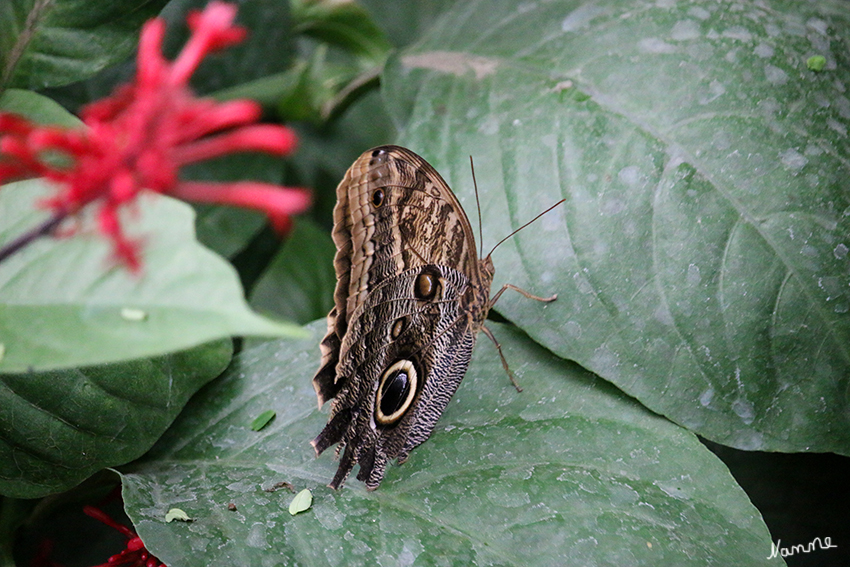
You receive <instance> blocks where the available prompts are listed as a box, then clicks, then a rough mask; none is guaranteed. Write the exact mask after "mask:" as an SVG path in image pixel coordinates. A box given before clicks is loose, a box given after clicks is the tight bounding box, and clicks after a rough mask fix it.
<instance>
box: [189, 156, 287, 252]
mask: <svg viewBox="0 0 850 567" xmlns="http://www.w3.org/2000/svg"><path fill="white" fill-rule="evenodd" d="M283 172H284V162H283V160H281V159H280V157H278V156H271V155H267V154H260V153H239V154H230V155H226V156H223V157H220V158H216V159H212V160H206V161H203V162H201V163H196V164H192V165H190V166H188V167H185V168H183V169H181V171H180V175H181V178H183V179H191V180H193V181H213V182H226V181H246V180H250V181H262V182H265V183H273V184H276V185H280V183H281V181H282V179H283ZM192 207H193V208H194V209H195V212H196V213H197V219H196V221H195V226H196V227H197V233H198V241H199V242H201V244H203V245H204V246H206V247H208V248H210V249H211V250H213V251H214V252H218V253H219V254H221V255H222V256H224V257H225V258H233V256H235V255H236V254H238V253H239V252H241V251H242V250H244V249H245V247H246V246H247V245H248V243H250V242H251V240H252V239H253V238H255V237H256V236H257V234H259V232H260V231H261V230H262V229H263V227H264V226H265V225H266V222H267V218H266V216H265V215H264V214H263V213H261V212H260V211H255V210H250V209H243V208H239V207H228V206H223V205H209V204H203V203H196V204H193V205H192Z"/></svg>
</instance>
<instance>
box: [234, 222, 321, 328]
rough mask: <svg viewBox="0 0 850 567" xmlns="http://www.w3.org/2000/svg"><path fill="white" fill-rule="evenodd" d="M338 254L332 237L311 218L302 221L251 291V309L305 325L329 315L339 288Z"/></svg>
mask: <svg viewBox="0 0 850 567" xmlns="http://www.w3.org/2000/svg"><path fill="white" fill-rule="evenodd" d="M335 253H336V247H335V246H334V243H333V240H332V239H331V235H330V234H328V233H327V232H326V231H324V230H322V229H321V228H320V227H318V226H317V225H316V223H314V222H313V221H311V220H310V219H307V218H304V219H299V220H298V221H297V222H296V223H295V228H294V229H293V230H292V233H291V234H290V235H289V237H288V238H287V240H286V242H285V243H284V244H283V246H282V247H281V249H280V251H279V252H278V253H277V255H276V256H275V257H274V259H272V261H271V263H270V264H269V267H268V268H267V269H266V271H265V272H264V273H263V275H262V276H261V277H260V279H259V280H258V281H257V284H256V285H255V286H254V289H253V290H251V297H250V305H251V307H252V308H254V309H256V310H257V311H258V312H259V313H263V314H267V315H269V316H272V317H279V318H282V319H287V320H289V321H295V322H297V323H302V324H303V323H308V322H310V321H313V320H315V319H318V318H319V317H322V316H324V315H327V314H328V311H330V310H331V307H333V297H334V288H335V287H336V273H335V272H334V264H333V262H334V254H335Z"/></svg>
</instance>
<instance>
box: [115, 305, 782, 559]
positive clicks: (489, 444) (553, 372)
mask: <svg viewBox="0 0 850 567" xmlns="http://www.w3.org/2000/svg"><path fill="white" fill-rule="evenodd" d="M310 329H311V331H312V333H313V334H312V337H310V338H309V339H307V340H304V341H279V342H269V343H265V344H262V345H260V346H258V347H256V348H254V349H250V350H247V351H243V352H242V353H241V354H240V355H239V356H237V358H236V359H234V363H233V364H232V366H231V368H230V369H229V370H228V371H227V372H226V373H225V375H224V376H223V377H222V378H220V379H219V380H217V381H215V382H214V383H212V384H210V385H209V386H207V387H206V388H204V389H203V390H202V391H201V392H200V393H199V395H198V396H197V397H196V398H194V399H193V400H192V402H191V403H190V404H189V405H188V406H187V408H186V410H185V411H184V413H183V414H182V415H181V416H180V418H178V420H177V421H176V422H175V424H174V426H173V427H172V428H171V429H170V430H169V431H168V432H167V433H166V434H165V436H164V437H163V439H162V440H161V442H160V443H158V444H157V445H156V446H155V447H154V448H153V449H152V451H151V452H150V453H149V454H148V455H147V456H146V457H145V458H144V459H143V460H142V461H141V462H137V463H135V464H132V465H130V466H128V467H127V468H125V469H124V471H123V481H124V502H125V506H126V508H127V511H128V513H129V515H130V517H131V519H132V520H133V524H134V525H135V527H136V529H137V530H138V533H139V535H140V536H141V537H142V539H143V540H144V541H145V544H146V545H147V547H148V548H149V549H150V550H151V552H153V553H154V554H156V555H157V556H158V557H159V558H160V559H161V560H163V561H164V562H165V563H166V564H168V565H184V566H191V565H204V566H214V565H265V564H272V565H276V564H285V565H343V564H344V565H376V564H381V565H399V564H405V565H410V564H414V563H415V564H416V565H546V566H551V565H564V564H573V565H624V564H644V565H659V566H660V565H676V566H683V565H700V566H702V565H706V564H716V565H762V564H764V565H767V564H781V560H780V561H776V563H774V561H773V560H771V561H768V560H767V559H766V557H767V556H768V554H769V553H770V546H771V543H770V536H769V534H768V532H767V529H766V527H765V526H764V524H763V523H762V521H761V518H760V516H759V515H758V512H757V511H756V510H755V508H753V506H752V505H751V504H750V503H749V501H748V499H747V497H746V495H745V494H744V493H743V491H742V490H741V489H740V488H739V487H738V486H737V485H736V484H735V482H734V481H733V479H732V477H731V476H730V475H729V472H728V471H727V470H726V468H725V467H724V466H723V465H722V464H721V463H720V461H719V460H717V459H716V458H715V457H714V456H713V455H712V454H711V453H710V452H709V451H708V450H706V449H705V448H704V447H703V446H702V445H701V444H700V443H699V441H698V440H697V439H696V437H695V436H694V435H692V434H691V433H688V432H687V431H685V430H683V429H681V428H679V427H678V426H676V425H674V424H672V423H670V422H669V421H667V420H665V419H663V418H660V417H658V416H657V415H655V414H653V413H651V412H649V411H648V410H646V409H645V408H643V407H642V406H640V405H639V404H638V403H636V402H635V401H633V400H631V399H630V398H628V397H626V396H625V395H624V394H622V393H621V392H620V391H618V390H617V389H616V388H614V387H612V386H611V385H610V384H607V383H605V382H604V381H602V380H599V379H597V378H596V377H594V376H593V375H591V374H590V373H589V372H586V371H584V370H582V369H580V368H579V367H578V366H576V365H574V364H572V363H568V362H565V361H563V360H561V359H558V358H556V357H555V356H553V355H551V354H550V353H547V352H546V351H544V350H543V349H542V348H540V347H539V346H537V345H535V344H534V343H533V342H532V341H531V340H529V339H528V338H527V337H525V336H524V335H521V334H520V333H519V332H517V331H516V330H514V329H512V328H510V327H505V326H501V325H497V324H494V325H493V331H494V332H495V334H496V335H497V336H498V337H499V339H500V341H502V344H503V346H504V348H505V354H506V356H507V357H508V358H509V360H510V361H511V362H512V364H513V369H514V370H515V371H516V374H517V376H518V378H519V380H520V382H521V383H522V385H523V387H524V388H525V391H524V392H522V393H521V394H518V393H517V392H516V391H515V390H514V388H513V387H512V386H511V385H510V382H509V381H508V379H507V377H506V376H505V373H504V372H503V370H502V368H501V364H500V362H499V358H498V356H497V355H496V352H495V349H494V348H493V346H492V345H491V344H489V343H486V342H485V343H483V344H479V347H478V348H477V349H476V352H475V355H474V357H473V362H472V364H471V366H470V369H469V372H468V374H467V376H466V378H465V380H464V382H463V383H462V384H461V387H460V389H459V390H458V392H457V394H456V396H455V399H454V400H453V401H452V402H451V404H449V407H448V409H447V411H446V413H445V414H444V415H443V417H442V418H441V419H440V422H439V423H438V425H437V428H436V430H435V432H434V434H433V436H432V438H431V439H430V440H429V441H428V442H427V443H425V444H423V445H422V446H421V447H419V448H417V449H416V450H415V451H414V452H413V453H412V454H411V456H410V459H409V461H408V462H407V463H406V464H404V465H403V466H396V465H391V466H390V467H389V470H388V471H387V475H386V478H385V479H384V482H383V483H382V485H381V486H380V488H379V489H378V490H377V491H375V492H368V491H366V490H365V488H364V486H363V485H362V484H361V483H359V482H358V481H357V480H355V479H354V478H353V476H352V477H351V478H350V479H349V481H348V483H347V484H346V485H345V487H344V488H343V489H342V490H340V491H338V492H335V491H333V490H331V489H329V488H326V487H325V486H324V485H325V484H326V483H327V482H328V481H329V480H330V479H331V477H332V476H333V473H334V471H335V468H336V464H337V463H336V461H335V460H334V459H333V457H332V455H330V454H327V455H323V456H322V457H321V458H319V459H315V457H314V456H313V451H312V448H311V447H310V445H309V440H310V439H312V438H313V437H314V436H315V435H316V434H317V433H318V432H319V431H320V430H321V428H322V426H323V425H324V422H325V420H326V419H327V411H326V410H325V411H318V410H317V409H316V405H315V400H316V397H315V394H314V392H313V388H312V385H311V383H310V378H311V376H312V374H313V372H314V371H315V370H316V367H317V366H318V346H317V345H318V341H319V339H320V337H321V335H322V334H323V331H324V321H317V322H316V323H314V324H313V325H311V326H310ZM269 409H271V410H274V411H275V412H276V413H277V416H276V418H275V419H274V421H272V422H271V423H270V424H269V425H267V426H266V427H265V428H264V429H263V430H262V431H260V432H254V431H251V422H252V420H253V419H254V418H255V417H256V416H257V415H259V414H260V413H262V412H263V411H265V410H269ZM284 482H288V483H291V484H292V485H293V489H294V491H296V492H297V491H300V490H302V489H304V488H309V489H310V490H312V492H313V497H314V500H313V506H312V508H311V509H310V510H309V511H308V512H305V513H301V514H299V515H297V516H291V515H290V513H289V510H288V508H289V503H290V501H291V499H292V497H293V496H294V494H293V493H292V492H290V491H289V490H287V489H286V488H279V489H278V490H276V491H273V492H269V491H266V490H265V489H273V488H274V487H275V486H276V485H278V486H280V484H279V483H284ZM230 504H234V505H235V508H236V510H235V511H234V510H229V509H228V508H229V505H230ZM173 507H178V508H181V509H183V510H185V511H186V513H187V514H188V515H189V516H190V517H191V518H193V521H192V523H189V524H185V523H179V522H173V523H170V524H166V523H165V520H164V518H165V513H166V512H167V511H168V510H169V509H170V508H173Z"/></svg>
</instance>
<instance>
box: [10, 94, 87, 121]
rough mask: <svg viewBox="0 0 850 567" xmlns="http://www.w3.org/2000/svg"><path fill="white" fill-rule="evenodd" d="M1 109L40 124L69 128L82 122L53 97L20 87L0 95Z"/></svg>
mask: <svg viewBox="0 0 850 567" xmlns="http://www.w3.org/2000/svg"><path fill="white" fill-rule="evenodd" d="M0 111H3V112H12V113H14V114H20V115H21V116H23V117H25V118H27V119H28V120H30V121H32V122H36V123H38V124H54V125H56V126H65V127H67V128H78V127H80V126H81V124H82V123H81V122H80V119H79V118H77V117H76V116H74V115H73V114H71V113H70V112H68V111H67V110H65V109H64V108H62V107H61V106H60V105H59V104H57V103H56V102H54V101H53V100H52V99H49V98H47V97H46V96H43V95H40V94H38V93H34V92H30V91H22V90H20V89H7V90H6V91H5V92H3V94H2V95H0Z"/></svg>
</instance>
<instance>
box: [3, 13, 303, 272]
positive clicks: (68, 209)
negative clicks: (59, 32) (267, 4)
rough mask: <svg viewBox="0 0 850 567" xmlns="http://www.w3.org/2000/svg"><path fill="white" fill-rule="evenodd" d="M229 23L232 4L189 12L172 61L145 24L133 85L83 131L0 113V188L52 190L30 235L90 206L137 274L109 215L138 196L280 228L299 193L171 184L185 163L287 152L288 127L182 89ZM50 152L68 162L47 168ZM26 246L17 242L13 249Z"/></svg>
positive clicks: (231, 33)
mask: <svg viewBox="0 0 850 567" xmlns="http://www.w3.org/2000/svg"><path fill="white" fill-rule="evenodd" d="M235 17H236V6H234V5H232V4H226V3H224V2H220V1H214V2H211V3H210V4H209V5H207V7H206V8H205V9H204V10H203V11H202V12H193V13H191V14H190V15H189V17H188V23H189V27H190V29H191V31H192V36H191V38H190V39H189V41H188V42H187V44H186V45H185V47H184V48H183V50H182V52H181V53H180V54H179V55H178V57H177V58H176V59H175V60H174V61H173V62H169V61H167V60H166V59H164V58H163V56H162V40H163V37H164V35H165V22H164V20H162V19H161V18H155V19H152V20H149V21H148V22H147V23H145V25H144V27H143V28H142V33H141V39H140V43H139V53H138V66H137V74H136V77H135V79H134V80H133V82H132V83H130V84H127V85H123V86H121V87H119V88H118V89H116V91H115V92H114V93H113V94H112V95H111V96H109V97H107V98H104V99H101V100H99V101H96V102H94V103H92V104H89V105H88V106H87V107H85V108H84V109H83V110H82V113H81V114H82V116H81V118H82V120H83V122H84V123H85V125H86V126H87V128H85V129H79V130H75V129H64V128H58V127H53V126H48V127H45V126H38V125H35V124H32V123H30V122H28V121H27V120H25V119H23V118H21V117H18V116H14V115H11V114H8V113H5V114H4V113H0V184H2V183H4V182H6V181H9V180H13V179H20V178H26V177H33V176H41V177H45V178H47V179H48V180H50V181H53V182H54V184H55V185H56V187H57V188H56V193H55V194H54V195H53V197H51V198H49V199H47V200H45V201H44V202H43V203H41V206H43V207H45V208H47V209H49V210H51V211H52V212H53V218H52V219H51V221H49V222H48V223H45V225H44V227H42V229H41V230H42V233H41V234H36V235H35V236H41V235H43V234H52V233H53V232H54V231H55V229H56V228H57V227H58V225H59V224H60V223H61V222H62V221H63V220H64V219H65V218H68V217H69V216H73V215H75V214H76V213H78V212H79V211H80V210H81V209H82V208H83V207H85V206H87V205H89V204H95V203H96V206H97V207H98V215H97V219H98V230H99V231H100V232H101V233H102V234H103V235H105V236H107V237H108V238H109V239H110V240H111V241H112V245H113V255H114V256H115V258H116V259H117V260H118V261H119V262H121V263H123V264H124V265H126V266H127V267H128V268H130V269H131V270H133V271H138V270H139V268H140V267H141V263H140V243H139V242H138V241H134V240H131V239H129V238H128V237H127V236H126V235H125V234H124V230H123V227H122V225H121V221H120V219H119V216H118V212H119V210H120V209H121V208H122V207H125V206H126V205H128V204H130V203H132V202H134V201H135V200H136V198H137V197H138V195H139V194H140V193H141V192H142V191H144V190H148V191H155V192H158V193H163V194H167V195H171V196H173V197H177V198H180V199H186V200H191V201H199V202H205V203H219V204H227V205H236V206H240V207H249V208H254V209H258V210H261V211H263V212H265V213H266V214H267V215H268V217H269V218H270V219H271V221H272V224H273V226H274V227H275V228H276V229H277V230H278V231H285V230H286V229H287V228H288V227H289V223H290V221H289V216H290V215H292V214H295V213H298V212H301V211H303V210H304V209H306V208H307V207H308V206H309V204H310V196H309V194H308V193H307V192H306V191H305V190H302V189H297V188H286V187H280V186H277V185H271V184H267V183H260V182H254V181H243V182H235V183H215V182H189V181H181V180H180V179H179V175H178V174H179V169H180V168H181V167H183V166H185V165H187V164H190V163H194V162H198V161H203V160H206V159H210V158H214V157H218V156H222V155H225V154H229V153H234V152H241V151H260V152H266V153H270V154H275V155H286V154H289V153H291V152H292V151H293V150H294V149H295V146H296V143H297V138H296V136H295V133H294V132H293V131H292V130H290V129H289V128H286V127H284V126H278V125H269V124H257V123H256V122H257V120H258V119H259V118H260V112H261V109H260V106H259V105H258V104H257V103H255V102H253V101H248V100H235V101H230V102H222V103H219V102H216V101H214V100H212V99H204V98H197V97H195V96H194V95H193V93H192V92H191V90H190V89H189V86H188V81H189V78H190V76H191V75H192V73H193V72H194V71H195V69H196V68H197V67H198V65H199V64H200V62H201V60H202V59H203V58H204V57H205V56H206V55H208V54H209V53H212V52H214V51H218V50H221V49H223V48H225V47H228V46H230V45H233V44H234V43H237V42H239V41H241V40H242V39H243V38H244V36H245V33H246V32H245V29H244V28H241V27H239V26H235V25H233V20H234V18H235ZM57 154H59V155H60V156H65V157H67V160H65V161H66V162H67V163H68V164H69V165H57V159H56V155H57ZM27 238H29V240H27ZM32 239H33V235H24V237H22V238H21V239H19V240H21V241H22V243H17V248H14V250H16V249H18V248H20V247H22V246H23V245H26V244H27V243H28V242H29V241H31V240H32ZM12 244H16V243H12ZM11 246H12V245H7V247H6V248H7V249H8V248H10V247H11ZM14 250H12V251H14ZM9 253H11V252H9ZM6 255H8V254H6ZM3 257H4V255H3V253H2V251H0V259H2V258H3Z"/></svg>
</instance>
